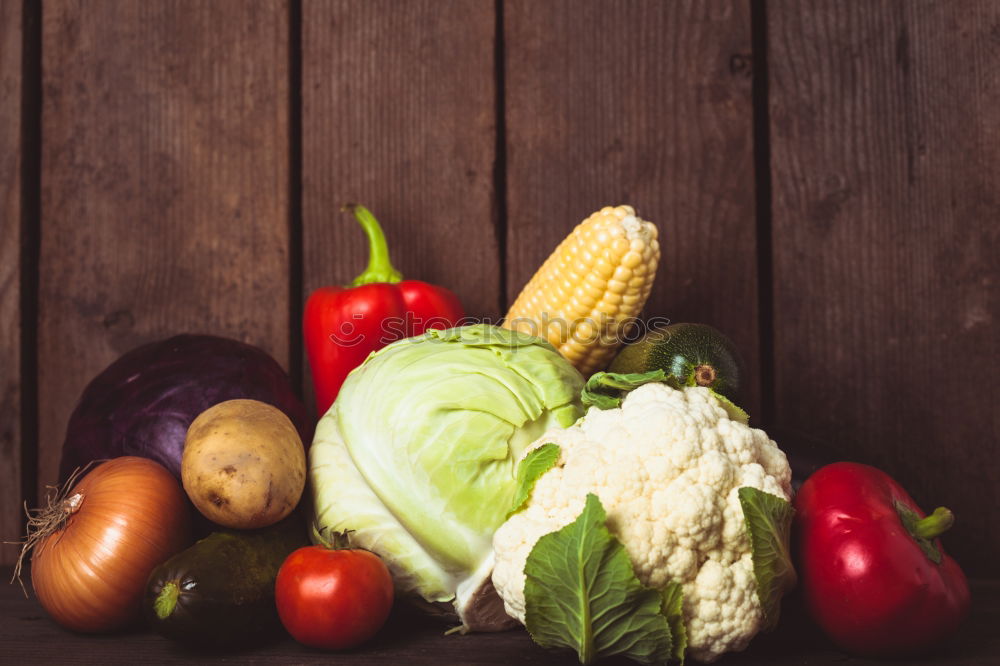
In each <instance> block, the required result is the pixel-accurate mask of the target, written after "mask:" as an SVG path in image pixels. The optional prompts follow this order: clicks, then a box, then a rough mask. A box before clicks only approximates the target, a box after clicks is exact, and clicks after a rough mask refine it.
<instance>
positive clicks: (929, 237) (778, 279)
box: [767, 0, 1000, 573]
mask: <svg viewBox="0 0 1000 666" xmlns="http://www.w3.org/2000/svg"><path fill="white" fill-rule="evenodd" d="M767 11H768V15H769V18H768V25H769V34H768V39H769V42H770V49H769V62H770V90H771V104H770V120H771V123H770V124H771V137H772V162H773V182H774V194H773V203H774V213H773V220H774V226H773V238H774V310H775V323H774V328H775V339H774V347H775V357H776V371H775V379H776V400H775V402H776V414H777V420H778V422H779V423H780V424H781V425H782V426H783V427H787V428H794V429H797V430H800V431H803V432H806V433H809V434H811V435H814V436H816V437H818V438H820V439H822V440H826V441H828V442H830V443H832V444H833V449H834V450H833V455H834V456H835V457H837V458H842V459H852V460H859V461H862V462H868V463H872V464H875V465H878V466H880V467H882V468H884V469H886V470H887V471H889V472H890V473H891V474H893V475H894V476H895V477H896V478H897V479H898V480H899V481H900V482H902V483H903V484H904V485H905V486H907V487H908V488H909V490H910V492H911V494H912V495H913V496H914V498H915V499H916V500H917V502H918V503H920V504H921V505H922V506H923V507H924V508H926V509H928V510H930V509H932V508H933V507H935V506H937V505H947V506H949V507H950V508H951V509H953V510H954V511H955V513H956V514H957V516H958V519H957V523H956V526H955V528H954V530H953V532H952V533H951V534H950V535H948V536H947V537H946V539H945V545H946V546H948V547H949V548H950V550H952V552H953V554H955V555H956V556H957V559H958V560H959V561H960V562H962V563H963V564H964V565H965V566H966V568H967V569H968V570H971V571H972V572H978V573H987V572H992V571H994V570H995V563H996V560H997V557H998V556H1000V532H997V530H996V515H995V509H996V507H997V506H1000V484H998V483H997V480H998V479H1000V455H998V454H1000V410H998V409H997V408H996V405H997V403H998V401H1000V321H998V320H997V317H998V315H1000V288H998V284H1000V249H998V248H1000V225H998V222H997V221H998V219H1000V178H998V176H997V174H998V170H997V165H998V164H1000V131H998V129H997V128H998V127H1000V5H998V4H997V3H995V2H989V1H982V2H974V1H967V2H938V3H926V2H921V3H916V2H888V1H886V2H864V3H845V2H837V1H836V0H829V1H826V2H810V3H800V2H796V1H794V0H790V1H784V0H778V1H772V2H769V3H768V6H767Z"/></svg>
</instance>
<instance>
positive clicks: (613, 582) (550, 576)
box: [524, 493, 673, 664]
mask: <svg viewBox="0 0 1000 666" xmlns="http://www.w3.org/2000/svg"><path fill="white" fill-rule="evenodd" d="M606 519H607V514H606V513H605V511H604V507H603V506H602V505H601V501H600V500H599V499H598V498H597V495H595V494H593V493H588V494H587V502H586V505H585V506H584V509H583V512H581V513H580V516H579V517H578V518H577V519H576V520H575V521H573V522H572V523H570V524H569V525H567V526H565V527H563V528H562V529H560V530H557V531H555V532H552V533H550V534H546V535H545V536H543V537H541V538H540V539H539V540H538V542H537V543H536V544H535V546H534V548H533V549H532V550H531V553H530V554H529V555H528V559H527V563H526V564H525V567H524V574H525V582H524V597H525V627H527V629H528V633H530V634H531V637H532V639H534V641H535V642H536V643H538V644H539V645H541V646H542V647H547V648H557V647H568V648H572V649H574V650H576V653H577V655H578V656H579V658H580V663H582V664H590V663H592V662H594V661H595V660H597V659H600V658H602V657H608V656H611V655H623V656H626V657H629V658H631V659H633V660H635V661H637V662H639V663H641V664H662V663H665V662H667V661H668V660H669V659H670V657H671V654H672V651H673V640H672V638H671V635H670V625H669V623H668V620H667V617H666V616H665V615H664V614H663V612H662V611H663V606H664V598H663V596H662V595H661V593H660V591H659V590H654V589H651V588H647V587H645V586H644V585H643V584H642V583H641V582H639V579H638V578H637V577H636V575H635V572H634V571H633V569H632V562H631V561H630V560H629V556H628V553H627V552H626V551H625V547H624V546H622V544H621V542H619V541H618V539H616V538H615V537H614V536H613V535H612V534H611V532H610V530H608V528H607V526H606V525H605V520H606Z"/></svg>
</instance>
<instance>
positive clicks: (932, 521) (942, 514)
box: [913, 506, 955, 539]
mask: <svg viewBox="0 0 1000 666" xmlns="http://www.w3.org/2000/svg"><path fill="white" fill-rule="evenodd" d="M954 524H955V515H954V514H953V513H952V512H951V511H949V510H948V509H946V508H944V507H943V506H939V507H938V508H936V509H934V513H932V514H931V515H929V516H927V517H925V518H921V519H920V520H918V521H917V522H916V523H914V525H913V536H918V537H922V538H924V539H936V538H938V537H939V536H941V535H942V534H944V533H945V532H947V531H948V529H949V528H950V527H951V526H952V525H954Z"/></svg>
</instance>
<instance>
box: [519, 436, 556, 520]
mask: <svg viewBox="0 0 1000 666" xmlns="http://www.w3.org/2000/svg"><path fill="white" fill-rule="evenodd" d="M557 460H559V446H558V445H556V444H552V443H551V442H550V443H548V444H542V445H541V446H539V447H538V448H537V449H532V450H531V451H530V452H529V453H528V455H526V456H525V457H524V459H523V460H522V461H521V462H520V463H519V464H518V466H517V490H516V491H515V494H514V503H513V504H512V505H511V507H510V511H508V512H507V517H508V518H510V517H511V516H513V515H514V514H515V513H517V512H518V511H520V510H521V509H522V508H523V507H524V505H525V503H526V502H527V501H528V498H529V497H531V490H532V489H533V488H534V487H535V481H538V479H539V477H541V476H542V474H545V473H546V472H547V471H549V470H550V469H552V466H553V465H555V464H556V461H557Z"/></svg>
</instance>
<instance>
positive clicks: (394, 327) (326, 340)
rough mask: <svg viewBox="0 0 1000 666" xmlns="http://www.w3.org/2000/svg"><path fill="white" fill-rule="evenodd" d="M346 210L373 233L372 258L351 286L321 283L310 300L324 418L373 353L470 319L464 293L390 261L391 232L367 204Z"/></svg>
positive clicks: (308, 333) (309, 324) (307, 326)
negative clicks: (407, 276) (408, 273)
mask: <svg viewBox="0 0 1000 666" xmlns="http://www.w3.org/2000/svg"><path fill="white" fill-rule="evenodd" d="M344 209H345V210H349V211H351V212H352V213H353V214H354V217H355V218H357V220H358V222H360V223H361V226H362V228H363V229H364V231H365V234H366V235H367V236H368V248H369V259H368V268H366V269H365V271H364V272H363V273H362V274H361V275H359V276H358V277H356V278H355V279H354V282H352V286H351V287H320V288H319V289H317V290H316V291H314V292H313V293H312V294H311V295H310V296H309V300H307V301H306V307H305V314H304V322H303V334H304V337H305V343H306V354H307V355H308V357H309V367H310V368H311V369H312V379H313V387H314V388H315V390H316V409H317V410H318V412H319V414H320V415H321V416H322V415H323V414H325V413H326V410H328V409H329V408H330V405H332V404H333V401H334V400H335V399H336V397H337V393H338V391H340V386H341V384H343V383H344V380H345V379H346V378H347V375H348V373H350V372H351V370H353V369H354V368H356V367H358V366H359V365H361V363H362V362H363V361H364V360H365V359H366V358H368V354H370V353H371V352H373V351H375V350H377V349H381V348H382V347H384V346H386V345H387V344H389V343H390V342H394V341H396V340H399V339H401V338H406V337H411V336H414V335H420V334H421V333H423V332H424V331H425V330H428V329H431V328H450V327H452V326H455V325H457V324H458V323H459V322H460V320H461V319H463V318H464V317H465V313H464V311H463V310H462V304H461V303H460V302H459V300H458V297H457V296H456V295H455V294H454V293H453V292H451V291H449V290H448V289H445V288H444V287H438V286H435V285H432V284H428V283H427V282H421V281H420V280H403V276H402V275H401V274H400V273H399V271H397V270H396V269H395V268H394V267H393V265H392V263H391V262H390V261H389V249H388V246H387V245H386V241H385V234H383V233H382V228H381V227H380V226H379V224H378V221H377V220H376V219H375V217H374V216H373V215H372V214H371V212H369V211H368V209H367V208H365V207H364V206H359V205H356V204H350V205H347V206H345V207H344Z"/></svg>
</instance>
